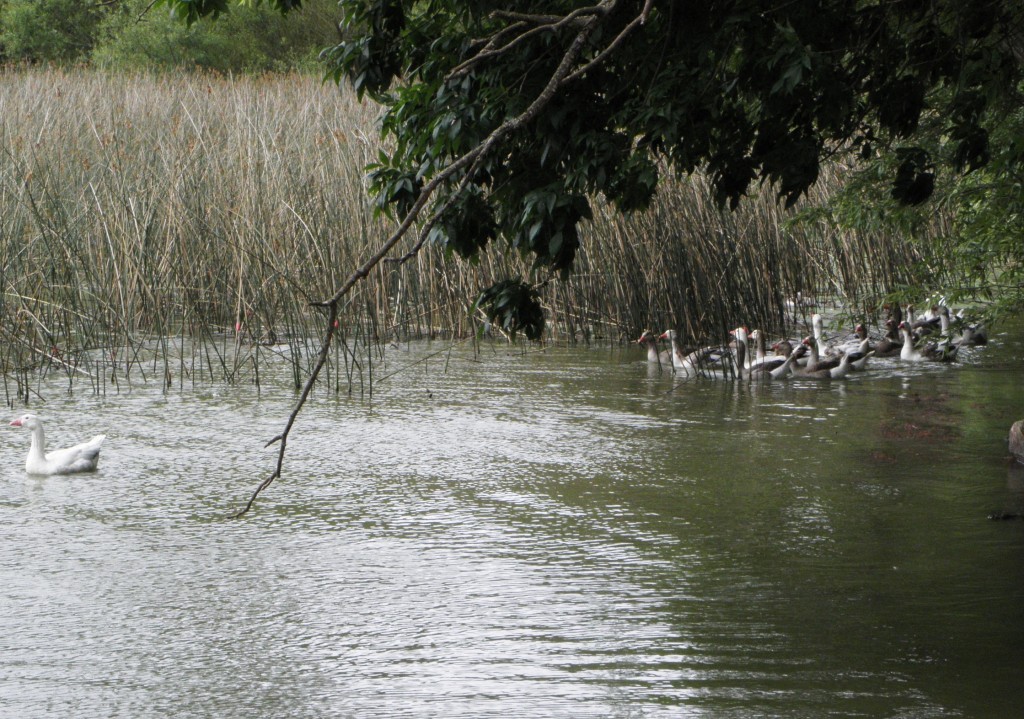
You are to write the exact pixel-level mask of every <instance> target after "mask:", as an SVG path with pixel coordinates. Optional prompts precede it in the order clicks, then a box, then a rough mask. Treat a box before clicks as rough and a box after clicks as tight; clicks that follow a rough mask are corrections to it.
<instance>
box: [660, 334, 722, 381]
mask: <svg viewBox="0 0 1024 719" xmlns="http://www.w3.org/2000/svg"><path fill="white" fill-rule="evenodd" d="M659 339H663V340H668V341H669V342H671V343H672V367H673V368H674V369H675V371H676V372H679V373H680V374H682V375H684V376H687V377H695V376H697V375H698V374H701V373H703V372H707V371H708V370H717V369H719V368H721V367H723V366H724V365H725V360H726V358H727V357H729V356H730V353H729V350H727V349H726V348H724V347H701V348H700V349H696V350H694V351H693V352H690V353H688V354H684V353H683V350H682V349H681V348H680V347H679V338H678V335H677V334H676V331H675V330H665V332H664V333H662V335H661V336H660V337H659Z"/></svg>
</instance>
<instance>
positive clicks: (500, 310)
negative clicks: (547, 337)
mask: <svg viewBox="0 0 1024 719" xmlns="http://www.w3.org/2000/svg"><path fill="white" fill-rule="evenodd" d="M476 306H477V307H479V308H480V309H482V310H483V312H484V315H485V316H486V317H487V319H488V320H489V321H490V322H492V323H494V324H496V325H498V326H499V327H500V328H501V329H502V331H504V332H505V333H506V334H508V335H509V336H510V337H515V336H516V334H518V333H519V332H522V333H524V334H525V335H526V338H527V339H530V340H539V339H540V338H541V336H543V334H544V312H543V311H542V310H541V307H540V293H539V292H538V291H537V289H536V288H534V287H531V286H529V285H527V284H526V283H525V282H523V281H522V280H521V279H519V278H516V279H511V280H504V281H502V282H498V283H496V284H494V285H492V286H491V287H489V288H487V289H486V290H484V291H483V292H482V293H481V294H480V297H479V299H477V302H476Z"/></svg>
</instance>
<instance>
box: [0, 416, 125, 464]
mask: <svg viewBox="0 0 1024 719" xmlns="http://www.w3.org/2000/svg"><path fill="white" fill-rule="evenodd" d="M11 426H12V427H24V428H26V429H30V430H32V446H31V447H29V450H28V459H26V460H25V471H26V472H28V473H29V474H74V473H76V472H92V471H93V470H95V469H96V465H97V464H98V463H99V461H100V445H102V444H103V440H104V439H106V435H105V434H98V435H96V436H95V437H93V438H92V439H90V440H89V441H88V442H83V443H82V444H76V445H75V446H74V447H68V448H67V449H56V450H54V451H52V452H50V453H47V452H46V437H45V436H44V435H43V423H42V422H41V421H40V420H39V418H38V417H36V416H35V415H34V414H26V415H22V416H21V417H18V419H16V420H14V421H13V422H11Z"/></svg>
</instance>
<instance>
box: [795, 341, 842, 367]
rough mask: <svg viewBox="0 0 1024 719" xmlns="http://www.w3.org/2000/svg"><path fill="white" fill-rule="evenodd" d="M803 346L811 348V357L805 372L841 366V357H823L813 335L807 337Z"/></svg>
mask: <svg viewBox="0 0 1024 719" xmlns="http://www.w3.org/2000/svg"><path fill="white" fill-rule="evenodd" d="M802 344H803V346H804V347H807V348H808V349H809V350H810V358H809V359H808V360H807V364H806V365H804V368H803V372H804V373H807V372H816V371H818V370H825V369H828V370H830V369H835V368H836V367H838V366H839V363H840V362H841V361H842V358H841V357H825V358H823V357H822V356H821V355H820V354H819V353H818V343H817V342H816V341H815V340H814V338H813V337H805V338H804V341H803V343H802Z"/></svg>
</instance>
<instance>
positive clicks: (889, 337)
mask: <svg viewBox="0 0 1024 719" xmlns="http://www.w3.org/2000/svg"><path fill="white" fill-rule="evenodd" d="M899 324H900V323H899V322H897V321H896V320H895V319H893V318H891V317H890V318H889V319H887V320H886V321H885V327H886V331H885V336H884V337H882V339H880V340H878V342H876V343H875V356H876V357H894V356H896V355H898V354H899V353H900V352H901V351H902V349H903V339H902V337H900V333H899V329H898V328H899Z"/></svg>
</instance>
